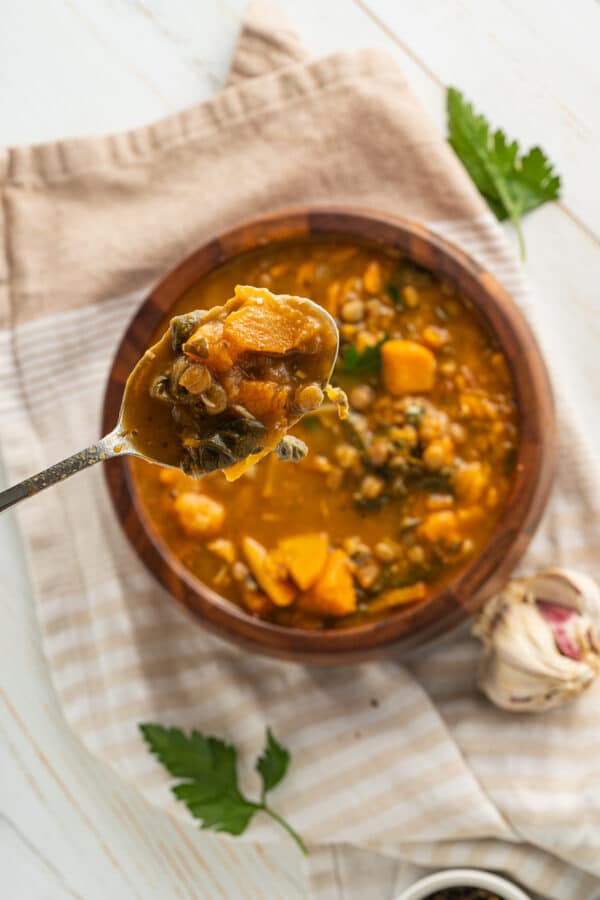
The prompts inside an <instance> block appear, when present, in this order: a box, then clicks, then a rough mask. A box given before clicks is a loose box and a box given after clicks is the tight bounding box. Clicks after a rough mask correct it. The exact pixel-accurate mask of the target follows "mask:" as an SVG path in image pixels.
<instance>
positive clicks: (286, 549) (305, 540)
mask: <svg viewBox="0 0 600 900" xmlns="http://www.w3.org/2000/svg"><path fill="white" fill-rule="evenodd" d="M278 548H279V553H280V555H281V558H282V560H283V562H284V564H285V566H286V568H287V570H288V572H289V573H290V575H291V577H292V578H293V579H294V581H295V582H296V584H297V585H298V587H299V588H300V590H302V591H307V590H308V589H309V587H312V585H313V584H314V583H315V581H316V580H317V578H318V577H319V575H320V573H321V570H322V568H323V566H324V565H325V561H326V559H327V550H328V548H329V540H328V538H327V535H326V534H324V533H322V532H321V533H313V534H298V535H296V536H295V537H290V538H285V539H284V540H281V541H279V544H278Z"/></svg>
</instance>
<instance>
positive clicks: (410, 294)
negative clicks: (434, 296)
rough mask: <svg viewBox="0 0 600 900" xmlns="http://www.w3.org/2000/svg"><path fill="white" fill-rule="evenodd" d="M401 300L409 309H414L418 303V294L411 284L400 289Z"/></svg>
mask: <svg viewBox="0 0 600 900" xmlns="http://www.w3.org/2000/svg"><path fill="white" fill-rule="evenodd" d="M402 299H403V300H404V302H405V303H406V305H407V306H408V308H409V309H414V308H415V307H416V306H418V305H419V303H420V298H419V292H418V290H417V289H416V288H415V287H413V286H412V284H407V285H406V287H403V288H402Z"/></svg>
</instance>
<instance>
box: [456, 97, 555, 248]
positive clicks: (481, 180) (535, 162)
mask: <svg viewBox="0 0 600 900" xmlns="http://www.w3.org/2000/svg"><path fill="white" fill-rule="evenodd" d="M447 112H448V140H449V142H450V146H451V147H452V149H453V150H454V152H455V153H456V155H457V156H458V157H459V159H460V160H461V162H462V163H463V165H464V167H465V169H466V170H467V172H468V173H469V175H470V176H471V178H472V180H473V182H474V183H475V186H476V188H477V189H478V190H479V192H480V193H481V194H482V195H483V197H484V198H485V200H486V201H487V203H488V206H489V207H490V209H491V210H492V212H493V213H494V215H495V216H496V218H497V219H499V220H500V221H503V220H505V219H510V220H511V222H512V223H513V225H514V227H515V230H516V232H517V237H518V240H519V248H520V251H521V258H522V259H524V258H525V244H524V241H523V233H522V231H521V217H522V216H523V215H524V214H525V213H527V212H530V211H531V210H532V209H536V208H537V207H538V206H542V204H544V203H547V202H548V201H549V200H557V199H558V197H559V195H560V177H559V176H558V175H556V174H555V173H554V171H553V166H552V163H551V162H550V161H549V160H548V158H547V156H546V155H545V154H544V152H543V150H541V149H540V148H539V147H533V148H532V149H531V150H529V152H528V153H526V154H525V155H524V156H523V155H521V154H520V151H519V145H518V144H517V142H516V141H512V142H511V143H509V141H508V140H507V137H506V135H505V133H504V132H503V131H501V130H500V129H498V130H497V131H494V132H492V131H491V128H490V125H489V123H488V121H487V119H485V117H484V116H482V115H478V114H477V113H476V112H475V110H474V109H473V106H472V104H471V103H468V102H467V101H466V100H465V99H464V97H463V95H462V94H461V92H460V91H458V90H456V88H449V89H448V94H447Z"/></svg>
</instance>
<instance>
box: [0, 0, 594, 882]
mask: <svg viewBox="0 0 600 900" xmlns="http://www.w3.org/2000/svg"><path fill="white" fill-rule="evenodd" d="M232 173H235V177H232ZM0 185H1V188H2V196H3V207H2V214H1V218H0V227H1V228H2V232H3V241H2V244H1V246H2V248H3V249H2V250H1V251H0V449H1V452H2V456H3V459H4V461H5V463H6V466H7V470H8V475H9V478H10V480H11V481H17V480H19V479H21V478H24V477H25V476H27V475H29V474H31V472H32V471H35V470H37V469H42V468H43V467H45V466H47V465H48V464H50V463H52V462H54V461H56V460H57V459H59V458H61V457H63V456H65V455H67V454H68V453H70V452H73V451H75V450H77V449H79V448H80V447H82V446H84V445H86V444H87V443H89V442H90V441H92V440H93V439H95V438H96V437H97V436H98V428H99V420H100V409H101V402H102V397H103V391H104V386H105V382H106V378H107V374H108V370H109V366H110V362H111V359H112V355H113V353H114V350H115V348H116V346H117V343H118V341H119V338H120V336H121V335H122V333H123V330H124V329H125V327H126V325H127V322H128V320H129V319H130V318H131V316H132V314H133V313H134V312H135V310H136V308H137V307H138V305H139V304H140V303H141V301H142V300H143V298H144V297H145V295H146V294H147V292H148V289H149V288H150V287H151V286H152V285H153V284H154V283H155V282H156V281H157V279H158V278H160V277H161V276H162V275H163V273H164V272H165V271H167V270H168V269H169V268H170V267H171V266H172V265H173V264H175V263H176V262H178V261H179V260H180V259H181V258H182V257H184V256H186V255H187V254H188V253H189V252H190V251H192V250H193V249H194V248H196V247H197V246H198V245H200V244H201V243H203V242H204V241H206V240H207V239H209V238H210V237H212V236H213V235H215V234H216V233H218V232H220V231H223V230H224V229H227V228H229V227H231V226H233V225H235V224H237V223H239V222H240V221H241V220H243V219H247V218H249V217H251V216H253V215H255V214H258V213H261V212H268V211H272V210H274V209H277V208H282V207H290V206H294V205H301V204H307V203H312V204H318V203H323V204H324V203H339V204H348V205H354V206H361V207H370V208H374V209H378V210H382V211H386V212H390V213H394V214H399V215H402V216H405V217H408V218H412V219H417V220H420V221H423V222H425V223H426V224H427V226H428V227H430V228H432V229H435V230H437V231H439V232H440V233H441V234H442V235H443V236H444V237H447V238H449V239H450V240H452V241H454V242H456V243H458V244H460V245H461V246H462V247H464V248H465V249H466V250H467V251H468V252H470V253H471V254H473V255H474V256H475V257H476V258H477V259H478V260H479V261H480V262H482V263H483V264H484V265H485V266H487V267H488V268H489V269H490V270H491V271H492V272H494V273H495V274H496V275H497V277H498V278H499V279H500V280H501V281H502V282H503V283H504V284H505V285H506V287H507V288H508V289H509V290H510V291H511V292H512V294H513V296H514V297H515V298H516V300H517V302H518V303H520V304H522V306H523V307H524V308H525V309H526V311H527V313H528V315H529V316H530V318H531V320H532V321H533V323H534V325H535V326H536V327H537V329H538V331H539V332H540V334H541V335H542V337H543V330H544V327H545V325H544V321H543V317H542V316H541V315H540V308H539V306H538V304H537V303H536V301H535V300H534V299H532V298H531V297H529V296H528V294H527V289H526V285H525V284H524V282H523V279H522V275H521V272H520V269H519V267H518V265H517V264H516V262H515V259H514V257H513V254H512V252H511V251H510V250H509V248H508V247H507V245H506V243H505V240H504V238H503V234H502V232H501V230H500V229H499V227H498V226H497V224H496V223H495V221H494V220H493V219H492V217H491V216H490V215H489V214H488V212H487V211H486V207H485V204H484V203H483V201H482V200H481V198H480V197H479V195H478V194H477V193H476V191H475V189H474V188H473V186H472V184H471V182H470V180H469V178H468V177H467V176H466V174H465V172H464V171H463V169H462V167H461V165H460V163H459V162H458V161H457V159H456V158H455V157H454V155H453V154H452V151H451V150H450V149H449V148H448V146H447V144H446V142H445V141H444V139H443V138H442V136H441V135H440V134H438V133H437V132H436V131H435V130H434V129H433V128H432V126H431V124H430V123H429V122H428V121H427V119H426V117H425V116H424V114H423V112H422V111H421V109H420V108H419V106H418V104H417V103H416V101H415V99H414V97H413V96H412V94H411V92H410V90H409V88H408V86H407V84H406V82H405V81H404V79H403V77H402V74H401V72H400V71H399V70H398V69H397V67H396V65H395V64H394V63H393V62H392V61H391V60H390V59H388V58H386V56H385V55H383V54H382V53H380V52H373V51H361V52H353V53H340V54H336V55H334V56H330V57H327V58H325V59H320V60H317V61H306V60H305V59H304V56H303V54H302V52H301V50H300V48H299V46H298V44H297V42H296V40H295V38H294V36H293V35H292V34H291V33H290V32H289V31H286V30H285V28H284V27H281V28H280V27H279V26H278V24H277V23H276V22H275V20H274V19H272V18H269V17H268V16H267V15H266V13H265V10H264V7H262V6H258V5H257V4H254V5H253V6H252V7H251V9H250V13H249V17H248V20H247V23H246V26H245V28H244V30H243V33H242V36H241V39H240V43H239V46H238V48H237V51H236V55H235V59H234V62H233V66H232V76H231V79H230V83H229V85H228V86H227V87H226V89H225V90H223V91H222V92H221V93H219V94H218V95H216V96H215V97H214V99H212V100H210V101H209V102H207V103H203V104H202V105H200V106H197V107H194V108H192V109H188V110H186V111H184V112H182V113H180V114H178V115H176V116H173V117H172V118H169V119H167V120H165V121H161V122H159V123H157V124H156V125H152V126H150V127H147V128H141V129H137V130H135V131H132V132H128V133H126V134H118V135H113V136H110V137H106V138H100V139H97V140H96V139H93V140H74V141H64V142H57V143H53V144H48V145H44V146H35V147H28V148H16V149H10V150H4V151H0ZM82 335H84V336H85V340H82ZM32 348H37V349H36V350H35V352H32ZM559 407H560V416H561V427H560V433H561V435H562V436H564V437H565V439H564V440H563V443H562V445H561V455H560V466H559V473H558V478H557V483H556V488H555V491H554V496H553V499H552V502H551V505H550V507H549V510H548V513H547V515H546V517H545V520H544V523H543V526H542V528H541V529H540V532H539V535H538V537H537V538H536V540H535V542H534V544H533V546H532V548H531V550H530V551H529V553H528V555H527V557H526V560H525V562H524V567H525V568H526V569H527V570H534V569H536V568H538V567H540V566H544V565H546V564H547V563H549V562H552V563H553V564H556V563H567V564H569V565H571V566H574V567H582V568H585V569H588V570H589V571H591V572H592V574H596V575H598V574H600V568H599V565H600V564H599V560H600V529H599V523H600V498H599V495H598V489H597V485H598V483H600V477H599V473H598V471H597V468H595V464H594V463H593V461H592V457H591V454H590V453H589V451H588V449H587V448H586V444H585V437H584V434H583V431H582V429H581V428H579V424H578V422H577V419H576V417H575V415H574V413H573V411H571V410H569V409H568V408H567V405H566V403H565V402H564V399H563V398H562V397H559ZM17 517H18V522H19V525H20V528H21V530H22V534H23V538H24V541H25V543H26V547H27V552H28V555H29V560H30V566H31V577H32V582H33V586H34V591H35V596H36V601H37V608H38V613H39V621H40V625H41V630H42V635H43V643H44V648H45V652H46V656H47V660H48V668H49V673H50V676H51V678H52V681H53V683H54V686H55V689H56V692H57V695H58V697H59V700H60V703H61V705H62V708H63V711H64V715H65V718H66V720H67V721H68V723H69V724H70V726H71V727H72V729H73V730H74V731H75V732H76V733H77V734H78V735H79V737H80V739H81V740H82V741H83V743H84V744H85V746H86V747H87V748H88V749H89V750H90V751H91V752H92V753H94V754H96V755H97V756H98V757H100V758H102V759H103V760H104V761H105V762H106V763H108V764H109V765H110V766H112V767H113V768H114V769H115V770H116V771H117V772H119V773H120V774H121V775H122V776H123V778H126V779H128V780H130V781H131V782H133V783H134V784H136V785H137V787H138V788H139V790H140V791H142V792H143V793H144V794H145V796H146V797H147V798H148V799H149V800H151V801H152V802H154V803H156V804H160V805H162V806H163V807H164V808H165V809H167V810H169V811H170V812H172V813H174V814H177V815H186V813H185V811H184V810H182V809H181V808H175V804H174V802H173V800H172V798H171V796H170V793H169V791H168V788H167V779H166V777H165V774H164V772H163V771H162V769H161V768H160V767H159V766H158V765H157V764H156V762H155V760H154V759H153V758H152V757H151V756H150V754H149V753H148V752H147V750H146V748H145V746H144V745H143V743H142V741H141V739H140V736H139V734H138V731H137V723H138V722H140V721H143V720H156V721H162V722H165V723H173V724H175V723H177V724H179V725H181V726H183V727H192V726H193V727H197V728H200V729H202V730H204V731H207V732H212V733H214V734H219V735H223V736H224V737H226V738H229V739H231V740H233V741H234V742H235V743H236V744H237V745H238V746H239V747H240V750H241V754H240V755H241V759H242V761H247V760H250V759H251V758H253V757H254V755H255V754H256V752H257V750H258V749H259V747H260V745H261V741H262V737H263V734H264V728H265V724H266V723H269V724H271V725H272V726H273V728H274V730H275V732H276V734H277V735H278V737H279V738H280V739H281V740H282V741H283V742H284V743H285V744H286V745H287V746H288V747H290V748H291V750H292V752H293V757H294V765H293V770H292V773H291V775H290V777H289V778H288V779H287V780H286V782H285V783H284V784H283V785H282V786H281V788H280V789H279V791H278V798H277V799H278V803H279V805H280V808H281V811H282V812H283V813H284V814H285V815H286V816H288V817H289V818H290V820H291V821H292V822H293V823H294V825H295V826H296V827H297V829H298V830H299V831H300V832H301V833H302V834H303V835H305V836H306V838H307V840H308V842H309V843H310V844H311V845H312V846H313V847H315V848H316V849H315V852H314V854H313V855H312V857H311V859H310V862H309V870H310V871H309V874H310V879H311V885H312V891H313V894H314V896H319V897H323V898H328V900H329V898H334V897H337V896H339V897H347V898H354V897H356V898H358V897H361V898H362V897H373V898H376V897H384V896H392V891H393V888H394V879H395V878H396V874H395V873H396V869H395V868H394V866H395V862H394V861H395V860H403V861H409V862H411V863H414V864H415V865H416V866H424V867H433V866H448V865H456V864H460V865H476V866H482V867H491V868H494V869H502V870H505V871H506V872H508V873H510V874H512V875H514V876H516V877H518V878H519V879H520V880H521V881H522V882H523V883H525V884H526V885H529V886H531V887H532V888H535V889H537V890H538V891H539V892H540V893H542V894H546V895H548V896H549V897H553V898H557V900H591V898H592V897H593V896H594V895H595V894H597V893H598V892H599V891H600V777H599V775H600V717H599V714H598V702H599V700H600V685H599V686H597V687H596V688H592V689H591V690H590V692H589V693H588V694H587V695H586V696H585V697H583V698H582V699H581V700H579V701H578V702H576V703H574V704H572V705H571V706H569V707H567V708H565V709H563V710H557V711H554V712H551V713H548V714H547V715H544V716H539V717H535V716H529V717H512V716H511V715H509V714H507V713H503V712H500V711H498V710H496V709H494V708H492V707H491V706H489V705H488V704H487V702H486V701H485V700H483V699H482V698H481V697H480V696H479V695H478V694H477V693H476V691H475V690H474V684H473V683H474V669H475V666H476V660H477V653H478V648H477V645H476V644H475V643H474V642H473V641H471V640H470V639H469V638H467V637H465V638H463V639H461V640H456V641H455V642H453V643H451V644H448V645H447V646H445V647H438V648H437V649H436V650H435V651H434V652H431V653H429V654H428V655H424V656H422V657H421V658H420V659H419V660H418V662H416V663H414V664H413V665H411V666H406V665H400V664H398V663H396V662H395V661H393V660H388V661H387V662H381V663H373V664H370V665H364V666H352V667H347V668H344V669H342V670H339V669H338V670H322V669H313V670H311V671H308V670H306V669H305V668H303V667H302V666H299V665H292V664H285V663H280V662H275V661H272V660H268V659H262V658H259V657H256V656H252V655H249V654H247V653H245V652H243V651H241V650H238V649H236V648H234V647H232V646H229V645H227V644H225V643H224V642H222V641H220V640H218V639H216V638H214V637H211V636H210V635H208V634H207V633H205V632H204V631H203V630H202V629H201V628H190V625H189V622H188V620H187V619H186V618H184V616H183V615H182V614H181V613H180V612H179V611H178V610H177V609H176V608H175V607H174V605H173V604H172V603H170V602H169V601H168V599H167V597H166V596H165V594H164V592H163V590H162V589H161V588H160V587H159V586H158V585H156V584H155V583H154V581H153V580H152V578H151V577H150V575H149V574H148V573H147V571H146V570H145V569H144V567H143V566H142V564H141V563H140V562H139V560H138V559H137V557H136V556H135V554H134V552H133V550H132V549H131V547H130V546H129V545H128V543H127V542H126V540H125V539H124V537H123V535H122V533H121V530H120V528H119V526H118V524H117V522H116V519H115V516H114V513H113V511H112V508H111V505H110V502H109V499H108V496H107V492H106V488H105V485H104V480H103V473H102V472H101V471H100V470H99V468H96V469H93V470H91V471H89V472H86V473H85V474H82V475H79V476H78V477H77V478H75V479H71V480H69V481H68V482H66V483H65V484H63V485H61V486H59V487H57V488H54V489H52V490H50V491H47V492H45V493H43V494H41V495H39V496H38V497H36V498H35V499H32V500H30V501H28V502H27V503H24V504H21V506H20V507H18V509H17ZM374 699H375V700H377V704H373V703H372V702H371V701H372V700H374ZM25 714H26V713H25ZM241 774H242V780H243V781H244V782H246V781H250V782H251V781H252V779H253V775H252V772H251V771H250V770H249V769H247V768H246V769H243V770H242V773H241ZM244 839H247V840H250V841H271V840H281V839H285V837H283V838H282V836H281V834H280V832H279V831H278V830H276V829H273V828H271V827H270V824H269V822H268V821H257V822H256V823H255V824H253V825H252V827H251V829H250V830H249V831H248V832H247V834H246V835H245V837H244ZM223 840H229V838H227V837H224V838H223Z"/></svg>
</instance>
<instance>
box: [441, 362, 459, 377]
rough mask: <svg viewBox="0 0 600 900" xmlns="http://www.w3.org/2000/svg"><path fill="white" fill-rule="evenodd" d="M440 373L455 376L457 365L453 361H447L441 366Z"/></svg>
mask: <svg viewBox="0 0 600 900" xmlns="http://www.w3.org/2000/svg"><path fill="white" fill-rule="evenodd" d="M440 372H441V373H442V375H446V376H448V375H454V373H455V372H456V363H455V362H454V360H453V359H447V360H446V361H445V362H443V363H442V364H441V365H440Z"/></svg>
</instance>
